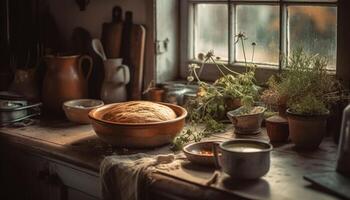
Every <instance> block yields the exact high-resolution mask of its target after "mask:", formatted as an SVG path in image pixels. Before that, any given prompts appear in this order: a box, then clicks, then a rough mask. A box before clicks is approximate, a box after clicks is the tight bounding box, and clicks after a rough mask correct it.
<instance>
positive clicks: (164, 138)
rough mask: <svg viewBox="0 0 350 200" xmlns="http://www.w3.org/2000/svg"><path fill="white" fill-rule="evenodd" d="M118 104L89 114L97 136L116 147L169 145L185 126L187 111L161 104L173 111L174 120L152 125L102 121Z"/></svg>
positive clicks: (106, 106) (103, 107)
mask: <svg viewBox="0 0 350 200" xmlns="http://www.w3.org/2000/svg"><path fill="white" fill-rule="evenodd" d="M117 104H118V103H115V104H109V105H105V106H102V107H100V108H97V109H94V110H92V111H91V112H90V113H89V118H90V119H91V124H92V127H93V128H94V130H95V132H96V134H97V136H98V137H99V138H100V139H101V140H103V141H105V142H106V143H110V144H112V145H115V146H118V147H130V148H147V147H156V146H160V145H164V144H168V143H170V142H171V141H172V140H173V139H174V138H175V137H176V135H177V134H178V133H180V132H181V130H182V128H183V127H184V125H185V118H186V116H187V111H186V110H185V109H184V108H182V107H180V106H176V105H172V104H167V103H161V104H163V105H165V106H168V107H170V108H171V109H173V110H174V112H175V113H176V115H177V118H176V119H173V120H168V121H164V122H154V123H139V124H135V123H118V122H110V121H106V120H103V119H102V117H103V115H104V114H106V113H107V112H109V111H110V110H111V108H113V107H114V106H116V105H117Z"/></svg>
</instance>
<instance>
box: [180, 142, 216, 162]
mask: <svg viewBox="0 0 350 200" xmlns="http://www.w3.org/2000/svg"><path fill="white" fill-rule="evenodd" d="M219 142H220V141H205V142H195V143H192V144H188V145H186V146H185V147H184V148H183V149H182V151H183V152H184V153H185V155H186V157H187V159H188V160H189V161H191V162H193V163H195V164H199V165H212V166H215V157H214V153H213V145H214V143H219Z"/></svg>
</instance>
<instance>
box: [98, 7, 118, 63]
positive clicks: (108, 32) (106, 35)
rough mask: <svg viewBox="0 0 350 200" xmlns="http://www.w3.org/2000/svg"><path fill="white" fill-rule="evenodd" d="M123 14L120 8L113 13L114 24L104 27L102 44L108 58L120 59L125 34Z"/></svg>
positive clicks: (116, 8)
mask: <svg viewBox="0 0 350 200" xmlns="http://www.w3.org/2000/svg"><path fill="white" fill-rule="evenodd" d="M122 16H123V13H122V9H121V8H120V7H119V6H115V7H114V8H113V11H112V22H110V23H104V24H103V25H102V37H101V42H102V45H103V47H104V50H105V53H106V56H107V58H120V56H121V55H120V50H121V49H120V48H121V42H122V32H123V17H122Z"/></svg>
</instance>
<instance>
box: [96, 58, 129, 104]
mask: <svg viewBox="0 0 350 200" xmlns="http://www.w3.org/2000/svg"><path fill="white" fill-rule="evenodd" d="M122 61H123V59H121V58H116V59H106V60H105V61H104V69H105V79H104V81H103V84H102V89H101V99H102V100H103V101H104V102H105V103H115V102H122V101H126V100H127V91H126V84H128V83H129V81H130V72H129V68H128V67H127V66H126V65H123V64H122Z"/></svg>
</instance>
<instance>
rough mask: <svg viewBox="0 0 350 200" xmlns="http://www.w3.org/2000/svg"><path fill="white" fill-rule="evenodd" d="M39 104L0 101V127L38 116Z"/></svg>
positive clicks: (23, 101)
mask: <svg viewBox="0 0 350 200" xmlns="http://www.w3.org/2000/svg"><path fill="white" fill-rule="evenodd" d="M40 106H41V103H35V104H29V103H28V102H27V101H25V100H22V101H15V100H0V125H1V126H3V125H6V124H10V123H14V122H18V121H21V120H24V119H27V118H29V117H33V116H36V115H39V114H40V110H38V108H39V107H40Z"/></svg>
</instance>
